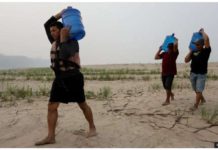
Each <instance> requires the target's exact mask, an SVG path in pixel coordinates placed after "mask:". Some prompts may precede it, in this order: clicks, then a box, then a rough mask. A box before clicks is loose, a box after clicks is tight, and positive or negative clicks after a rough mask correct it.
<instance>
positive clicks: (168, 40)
mask: <svg viewBox="0 0 218 150" xmlns="http://www.w3.org/2000/svg"><path fill="white" fill-rule="evenodd" d="M175 41H176V39H175V37H174V33H173V34H172V35H167V36H166V38H165V40H164V43H163V44H162V46H161V49H162V50H163V51H164V52H167V51H168V44H170V43H174V42H175Z"/></svg>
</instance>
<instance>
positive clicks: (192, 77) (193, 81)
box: [190, 72, 198, 111]
mask: <svg viewBox="0 0 218 150" xmlns="http://www.w3.org/2000/svg"><path fill="white" fill-rule="evenodd" d="M190 81H191V85H192V89H193V90H194V91H195V93H196V97H195V101H196V102H197V99H198V98H197V92H196V86H197V76H196V74H195V73H192V72H191V74H190ZM196 102H195V104H196ZM195 104H194V106H192V107H190V110H191V111H194V110H196V106H195Z"/></svg>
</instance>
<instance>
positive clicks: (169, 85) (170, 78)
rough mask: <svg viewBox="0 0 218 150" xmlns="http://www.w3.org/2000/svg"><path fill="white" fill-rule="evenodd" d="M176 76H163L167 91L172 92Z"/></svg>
mask: <svg viewBox="0 0 218 150" xmlns="http://www.w3.org/2000/svg"><path fill="white" fill-rule="evenodd" d="M173 79H174V75H165V76H163V75H162V83H163V87H164V89H165V90H171V88H172V84H173Z"/></svg>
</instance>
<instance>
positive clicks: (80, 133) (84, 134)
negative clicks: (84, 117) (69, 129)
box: [73, 129, 87, 136]
mask: <svg viewBox="0 0 218 150" xmlns="http://www.w3.org/2000/svg"><path fill="white" fill-rule="evenodd" d="M73 134H74V135H81V136H86V135H87V134H86V131H85V130H84V129H79V130H75V131H73Z"/></svg>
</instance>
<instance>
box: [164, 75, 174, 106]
mask: <svg viewBox="0 0 218 150" xmlns="http://www.w3.org/2000/svg"><path fill="white" fill-rule="evenodd" d="M173 78H174V76H173V75H168V76H165V80H164V88H165V90H166V101H165V102H164V103H163V104H162V105H163V106H164V105H168V104H170V98H171V99H172V100H173V99H174V94H173V93H172V83H173Z"/></svg>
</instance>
